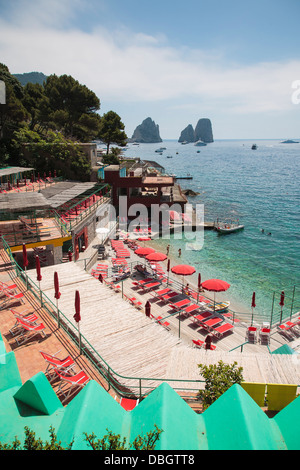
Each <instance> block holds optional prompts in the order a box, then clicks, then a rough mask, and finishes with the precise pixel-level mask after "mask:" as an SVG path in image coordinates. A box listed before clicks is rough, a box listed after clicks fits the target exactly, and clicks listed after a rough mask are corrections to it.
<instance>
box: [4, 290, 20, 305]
mask: <svg viewBox="0 0 300 470" xmlns="http://www.w3.org/2000/svg"><path fill="white" fill-rule="evenodd" d="M2 292H3V294H4V295H5V298H4V299H3V300H2V302H1V304H0V308H1V309H3V308H4V307H6V304H7V303H8V302H11V301H14V300H18V301H20V302H21V303H23V297H24V294H23V293H22V292H19V293H18V294H14V293H11V292H9V291H8V290H7V289H4V290H3V291H2Z"/></svg>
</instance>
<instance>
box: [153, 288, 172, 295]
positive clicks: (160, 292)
mask: <svg viewBox="0 0 300 470" xmlns="http://www.w3.org/2000/svg"><path fill="white" fill-rule="evenodd" d="M168 292H171V289H170V288H169V287H166V288H165V289H161V290H158V291H155V292H154V293H153V294H152V295H153V296H154V297H157V298H160V297H161V296H162V295H165V294H167V293H168Z"/></svg>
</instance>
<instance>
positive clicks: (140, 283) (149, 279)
mask: <svg viewBox="0 0 300 470" xmlns="http://www.w3.org/2000/svg"><path fill="white" fill-rule="evenodd" d="M154 281H155V279H153V277H147V278H146V279H142V280H141V281H133V282H132V284H133V285H134V286H142V285H143V284H147V283H148V282H154Z"/></svg>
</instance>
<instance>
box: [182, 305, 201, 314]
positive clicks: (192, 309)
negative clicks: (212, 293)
mask: <svg viewBox="0 0 300 470" xmlns="http://www.w3.org/2000/svg"><path fill="white" fill-rule="evenodd" d="M197 310H199V305H197V304H191V305H188V306H187V307H186V308H184V309H183V310H181V311H180V313H181V315H184V316H187V315H191V314H192V313H193V312H196V311H197Z"/></svg>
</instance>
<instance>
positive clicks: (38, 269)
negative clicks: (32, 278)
mask: <svg viewBox="0 0 300 470" xmlns="http://www.w3.org/2000/svg"><path fill="white" fill-rule="evenodd" d="M35 267H36V279H37V281H38V282H39V288H41V286H40V281H41V280H42V275H41V263H40V258H39V257H38V256H36V257H35Z"/></svg>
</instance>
